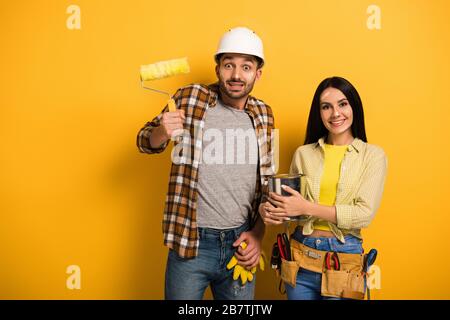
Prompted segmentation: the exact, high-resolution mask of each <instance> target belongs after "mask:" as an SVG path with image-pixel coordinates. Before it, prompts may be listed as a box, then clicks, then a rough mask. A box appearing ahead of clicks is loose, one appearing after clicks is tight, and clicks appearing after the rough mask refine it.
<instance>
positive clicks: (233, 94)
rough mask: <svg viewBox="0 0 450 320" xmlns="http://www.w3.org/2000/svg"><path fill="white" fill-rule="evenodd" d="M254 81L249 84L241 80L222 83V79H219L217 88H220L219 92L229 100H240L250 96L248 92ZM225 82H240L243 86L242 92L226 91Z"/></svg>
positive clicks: (251, 88)
mask: <svg viewBox="0 0 450 320" xmlns="http://www.w3.org/2000/svg"><path fill="white" fill-rule="evenodd" d="M255 81H256V79H255V80H253V82H252V83H251V84H249V85H248V84H247V83H246V82H245V81H242V80H231V79H230V80H226V81H224V80H223V79H221V78H219V87H220V91H221V92H222V93H223V94H225V95H226V96H227V97H228V98H230V99H241V98H244V97H246V96H248V95H249V94H250V92H251V91H252V90H253V86H254V85H255ZM227 82H240V83H242V84H243V87H244V90H243V91H242V92H239V93H237V92H232V91H230V90H228V88H227V86H226V83H227Z"/></svg>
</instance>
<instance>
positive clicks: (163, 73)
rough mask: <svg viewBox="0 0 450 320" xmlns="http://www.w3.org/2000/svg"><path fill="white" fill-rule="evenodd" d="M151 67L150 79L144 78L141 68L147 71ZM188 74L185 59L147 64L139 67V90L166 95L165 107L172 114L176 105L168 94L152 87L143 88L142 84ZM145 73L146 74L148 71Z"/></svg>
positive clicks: (188, 68) (187, 65)
mask: <svg viewBox="0 0 450 320" xmlns="http://www.w3.org/2000/svg"><path fill="white" fill-rule="evenodd" d="M152 67H153V72H150V77H149V78H150V79H146V78H144V77H143V70H142V69H143V68H147V69H148V68H152ZM189 72H190V67H189V63H188V61H187V57H184V58H179V59H172V60H165V61H159V62H155V63H152V64H149V65H141V72H140V75H141V88H143V89H147V90H151V91H153V92H157V93H161V94H165V95H167V96H168V97H169V100H168V101H167V105H168V107H169V112H174V111H176V105H175V101H174V100H173V99H172V97H171V95H170V93H168V92H166V91H162V90H159V89H155V88H152V87H148V86H145V85H144V82H145V81H154V80H159V79H163V78H167V77H171V76H175V75H178V74H186V73H189ZM146 73H148V70H147V72H146ZM147 75H148V74H147Z"/></svg>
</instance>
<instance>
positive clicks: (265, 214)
mask: <svg viewBox="0 0 450 320" xmlns="http://www.w3.org/2000/svg"><path fill="white" fill-rule="evenodd" d="M275 209H276V208H275V207H274V206H273V205H272V204H271V203H270V202H269V201H267V202H264V203H261V204H260V205H259V210H258V211H259V215H260V216H261V218H262V220H263V221H264V224H267V225H270V224H272V225H279V224H282V223H283V222H284V221H287V220H289V218H288V217H278V216H277V215H274V214H272V213H271V211H272V210H275Z"/></svg>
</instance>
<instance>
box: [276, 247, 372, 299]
mask: <svg viewBox="0 0 450 320" xmlns="http://www.w3.org/2000/svg"><path fill="white" fill-rule="evenodd" d="M290 249H291V257H292V259H291V261H288V260H285V259H283V258H281V279H282V280H283V281H284V282H285V283H287V284H289V285H290V286H292V287H295V285H296V280H297V273H298V271H299V268H303V269H306V270H309V271H313V272H317V273H321V274H322V288H321V295H322V296H326V297H337V298H349V299H358V300H363V299H364V296H365V287H366V286H365V279H366V275H367V274H366V271H367V268H366V267H365V263H366V259H365V255H364V254H353V253H340V252H339V253H337V252H329V251H322V250H316V249H313V248H310V247H307V246H305V245H303V244H302V243H300V242H298V241H296V240H295V239H291V241H290Z"/></svg>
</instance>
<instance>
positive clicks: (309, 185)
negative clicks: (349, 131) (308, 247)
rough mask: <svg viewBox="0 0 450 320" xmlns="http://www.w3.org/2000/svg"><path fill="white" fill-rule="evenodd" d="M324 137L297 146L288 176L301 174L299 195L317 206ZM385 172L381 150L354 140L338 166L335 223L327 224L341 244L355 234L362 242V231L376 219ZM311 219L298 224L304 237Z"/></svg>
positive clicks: (306, 218)
mask: <svg viewBox="0 0 450 320" xmlns="http://www.w3.org/2000/svg"><path fill="white" fill-rule="evenodd" d="M324 143H325V142H324V138H321V139H319V141H318V142H316V143H311V144H307V145H303V146H300V147H299V148H298V149H297V150H296V151H295V153H294V156H293V159H292V163H291V167H290V173H301V174H304V175H305V176H304V177H303V179H302V183H303V185H302V195H303V196H304V197H305V199H307V200H309V201H312V202H315V203H319V196H320V182H321V177H322V173H323V163H324ZM386 170H387V158H386V155H385V153H384V151H383V150H382V149H381V148H380V147H378V146H375V145H371V144H368V143H365V142H364V141H362V140H360V139H358V138H355V139H354V140H353V143H352V144H350V145H349V146H348V148H347V151H346V153H345V155H344V159H343V160H342V164H341V172H340V177H339V182H338V185H337V193H336V202H335V207H336V215H337V224H334V223H331V222H328V225H329V227H330V230H331V231H332V232H333V234H334V235H335V236H336V237H337V238H338V239H339V240H340V241H341V242H345V240H344V236H345V235H347V234H351V235H354V236H355V237H358V238H360V239H362V237H361V228H366V227H368V225H369V224H370V222H371V221H372V219H373V218H374V216H375V213H376V211H377V210H378V208H379V206H380V202H381V196H382V194H383V189H384V181H385V177H386ZM316 220H318V218H316V217H312V216H308V215H305V216H302V217H301V219H300V220H299V221H298V223H299V225H301V226H303V234H304V235H310V234H311V233H312V232H313V231H314V222H315V221H316Z"/></svg>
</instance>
